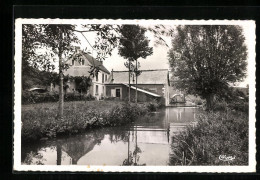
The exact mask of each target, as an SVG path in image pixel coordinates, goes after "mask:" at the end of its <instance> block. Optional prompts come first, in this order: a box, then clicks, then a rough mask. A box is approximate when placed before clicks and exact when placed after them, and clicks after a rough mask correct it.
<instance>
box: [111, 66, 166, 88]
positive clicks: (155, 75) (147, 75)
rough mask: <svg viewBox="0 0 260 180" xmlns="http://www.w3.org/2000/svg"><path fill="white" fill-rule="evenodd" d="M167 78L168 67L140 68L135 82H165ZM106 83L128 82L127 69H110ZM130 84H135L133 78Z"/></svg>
mask: <svg viewBox="0 0 260 180" xmlns="http://www.w3.org/2000/svg"><path fill="white" fill-rule="evenodd" d="M112 76H113V78H112ZM168 78H169V73H168V69H154V70H141V74H140V75H139V76H138V79H137V84H166V83H168ZM106 84H128V71H112V72H111V74H110V76H109V78H108V81H107V83H106ZM131 84H135V82H133V78H131Z"/></svg>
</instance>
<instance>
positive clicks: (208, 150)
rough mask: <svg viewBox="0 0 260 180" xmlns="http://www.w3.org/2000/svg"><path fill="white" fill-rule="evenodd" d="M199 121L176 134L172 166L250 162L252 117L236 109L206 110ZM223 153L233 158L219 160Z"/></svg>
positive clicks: (199, 115) (198, 118)
mask: <svg viewBox="0 0 260 180" xmlns="http://www.w3.org/2000/svg"><path fill="white" fill-rule="evenodd" d="M197 120H198V123H197V125H196V126H190V127H188V128H187V130H186V131H184V132H183V133H181V134H179V135H178V136H177V137H176V140H175V141H174V142H175V143H174V144H172V149H173V153H172V155H171V159H170V164H171V165H248V116H247V115H246V114H245V113H242V112H240V113H238V112H232V111H229V110H228V111H226V112H203V113H200V114H198V115H197ZM220 155H226V156H233V157H235V159H234V160H233V161H229V162H227V161H226V162H225V161H221V160H219V156H220Z"/></svg>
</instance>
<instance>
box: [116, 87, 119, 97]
mask: <svg viewBox="0 0 260 180" xmlns="http://www.w3.org/2000/svg"><path fill="white" fill-rule="evenodd" d="M116 97H119V98H120V89H116Z"/></svg>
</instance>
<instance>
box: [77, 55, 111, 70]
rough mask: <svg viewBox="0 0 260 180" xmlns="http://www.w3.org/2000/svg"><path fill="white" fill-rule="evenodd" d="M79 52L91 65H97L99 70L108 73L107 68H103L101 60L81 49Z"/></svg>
mask: <svg viewBox="0 0 260 180" xmlns="http://www.w3.org/2000/svg"><path fill="white" fill-rule="evenodd" d="M81 54H82V55H84V56H85V57H86V58H87V60H88V61H89V62H90V64H91V65H92V66H94V67H98V68H99V69H100V70H101V71H103V72H106V73H108V74H110V72H109V71H108V70H107V68H105V66H104V65H103V64H102V62H101V61H98V60H96V59H95V58H94V57H92V56H91V55H89V54H88V53H85V52H83V51H81Z"/></svg>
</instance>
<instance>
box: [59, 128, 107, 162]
mask: <svg viewBox="0 0 260 180" xmlns="http://www.w3.org/2000/svg"><path fill="white" fill-rule="evenodd" d="M102 139H104V134H103V133H98V132H97V131H93V132H91V133H88V134H87V135H84V134H83V135H78V136H74V137H69V138H66V139H64V140H62V141H60V142H57V165H60V163H61V150H63V151H64V152H66V153H67V154H68V155H69V156H70V157H71V159H72V164H77V162H78V160H79V159H80V158H81V157H82V156H84V155H85V154H87V153H88V152H90V151H91V150H93V148H94V146H95V145H96V144H100V143H101V140H102Z"/></svg>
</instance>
